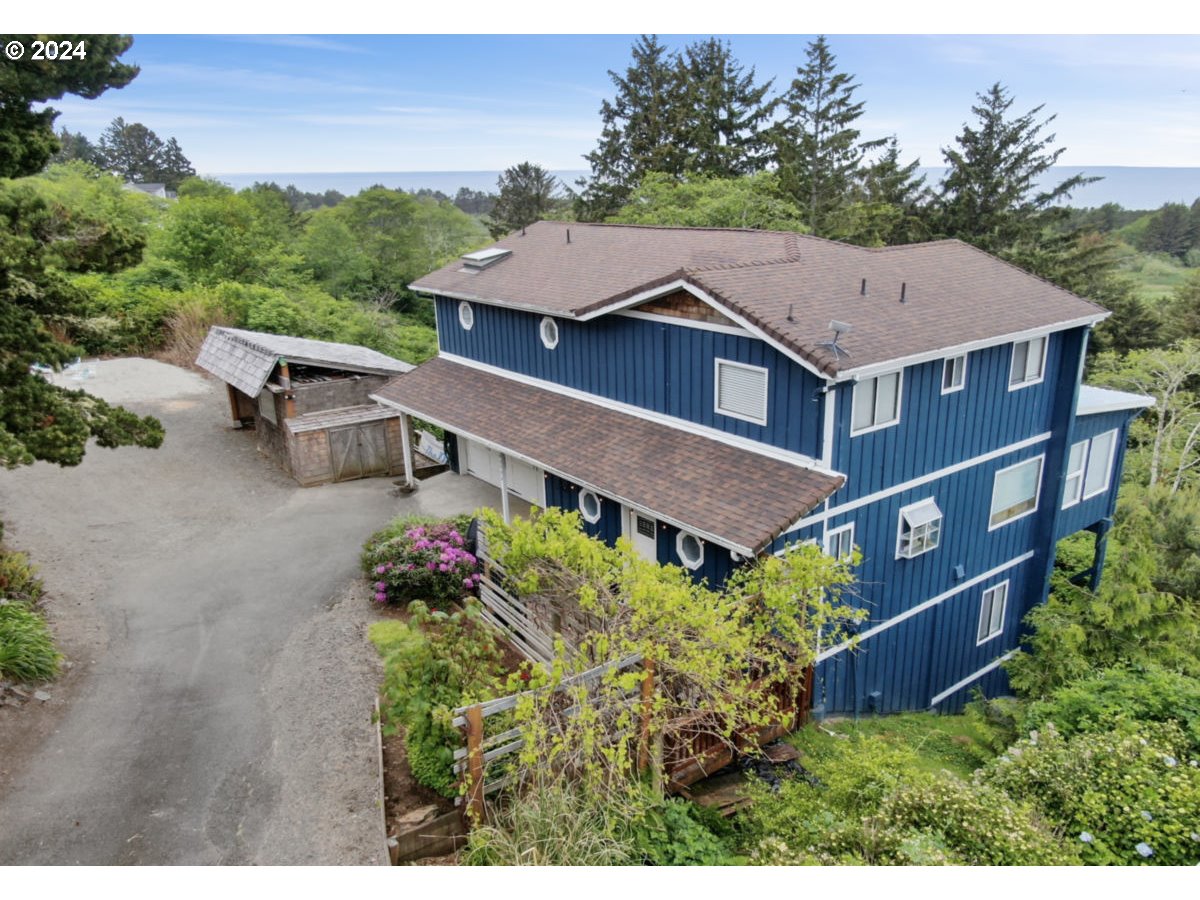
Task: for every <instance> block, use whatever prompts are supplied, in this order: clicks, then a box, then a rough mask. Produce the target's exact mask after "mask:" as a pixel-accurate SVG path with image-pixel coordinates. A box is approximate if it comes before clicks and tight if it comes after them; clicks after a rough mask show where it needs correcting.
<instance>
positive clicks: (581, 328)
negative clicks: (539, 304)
mask: <svg viewBox="0 0 1200 900" xmlns="http://www.w3.org/2000/svg"><path fill="white" fill-rule="evenodd" d="M472 307H473V308H474V312H475V323H474V326H473V327H472V328H471V330H470V331H467V330H465V329H464V328H463V327H462V325H461V324H460V323H459V321H458V302H457V301H451V300H447V299H445V298H438V300H437V323H438V345H439V347H440V349H441V350H443V351H445V352H447V353H453V354H456V355H458V356H462V357H465V358H467V359H472V360H476V361H478V362H482V363H486V364H488V365H492V366H497V367H499V368H502V369H506V370H508V371H511V372H515V373H517V374H520V375H527V376H529V377H532V378H539V379H542V380H544V381H550V382H553V383H555V384H561V385H564V386H566V387H569V388H574V389H576V390H580V391H586V392H588V393H590V394H595V395H596V396H598V397H604V398H606V399H609V400H616V401H618V402H621V403H628V404H630V405H632V406H637V407H641V408H642V409H647V410H652V411H654V412H658V413H663V414H665V415H669V416H675V417H676V418H679V419H683V420H685V421H688V422H695V423H697V424H700V425H705V426H708V427H710V428H715V429H718V430H720V431H725V432H728V433H729V434H736V435H739V436H741V437H746V438H750V439H751V440H755V441H761V442H763V443H765V444H770V445H772V446H775V447H781V448H784V449H786V450H791V451H794V452H796V453H802V454H805V455H806V456H813V457H815V456H817V455H819V450H820V441H821V426H822V419H821V402H820V395H819V394H818V390H819V388H820V387H821V385H822V382H821V380H820V379H818V378H817V377H816V376H815V375H813V374H812V373H810V372H808V371H807V370H806V369H804V368H803V367H802V366H800V365H797V364H796V363H794V362H793V361H792V360H790V359H788V358H787V357H786V356H784V355H783V354H782V353H780V352H779V351H777V350H775V349H774V348H773V347H770V346H768V345H767V344H766V343H765V342H764V341H761V340H759V339H758V338H755V337H752V336H750V335H736V334H726V333H723V332H716V331H710V330H705V329H700V328H694V327H690V326H688V325H686V324H681V325H673V324H668V323H665V322H653V321H648V320H645V319H636V318H632V317H629V316H621V315H610V316H604V317H602V318H600V319H596V320H593V321H590V322H575V321H572V320H570V319H562V318H559V319H556V320H555V321H556V322H557V323H558V334H559V339H558V345H557V346H556V347H555V348H554V349H553V350H548V349H546V347H545V346H543V345H542V342H541V338H540V337H539V333H538V328H539V324H540V323H541V320H542V316H540V315H536V314H533V313H526V312H521V311H519V310H513V309H504V308H501V307H496V306H489V305H487V304H484V303H473V304H472ZM718 358H720V359H728V360H732V361H734V362H741V363H747V364H750V365H755V366H761V367H763V368H765V369H767V371H768V376H767V393H768V398H767V424H766V425H756V424H754V423H753V422H747V421H745V420H743V419H738V418H735V417H733V416H727V415H723V414H720V413H717V412H716V409H715V402H714V389H715V380H716V364H715V360H716V359H718Z"/></svg>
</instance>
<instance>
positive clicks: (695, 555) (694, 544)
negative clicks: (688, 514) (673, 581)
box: [675, 531, 704, 569]
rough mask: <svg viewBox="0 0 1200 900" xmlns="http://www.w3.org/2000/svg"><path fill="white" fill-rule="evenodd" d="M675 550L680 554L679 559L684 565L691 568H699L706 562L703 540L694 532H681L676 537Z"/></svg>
mask: <svg viewBox="0 0 1200 900" xmlns="http://www.w3.org/2000/svg"><path fill="white" fill-rule="evenodd" d="M675 552H676V553H678V554H679V559H680V560H681V561H682V562H683V564H684V566H686V567H687V568H689V569H698V568H700V564H701V563H703V562H704V544H703V542H702V541H701V540H700V538H698V537H696V536H695V535H694V534H689V533H688V532H686V531H681V532H679V537H678V538H676V539H675Z"/></svg>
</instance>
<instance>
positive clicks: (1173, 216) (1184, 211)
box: [1138, 203, 1200, 259]
mask: <svg viewBox="0 0 1200 900" xmlns="http://www.w3.org/2000/svg"><path fill="white" fill-rule="evenodd" d="M1196 219H1197V217H1196V216H1194V215H1193V214H1192V211H1191V210H1189V209H1188V208H1187V207H1186V206H1184V205H1183V204H1182V203H1164V204H1163V205H1162V207H1161V208H1160V209H1159V210H1158V212H1156V213H1155V214H1154V215H1153V216H1151V218H1150V222H1149V224H1148V225H1147V226H1146V230H1145V231H1143V232H1142V236H1141V239H1140V240H1139V241H1138V249H1139V250H1144V251H1145V252H1147V253H1169V254H1170V255H1171V256H1175V257H1178V258H1179V259H1183V257H1184V256H1186V255H1187V252H1188V251H1189V250H1190V249H1192V247H1194V246H1196V244H1197V242H1198V241H1200V233H1198V232H1197V224H1198V223H1197V221H1196Z"/></svg>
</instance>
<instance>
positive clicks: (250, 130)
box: [52, 19, 1200, 174]
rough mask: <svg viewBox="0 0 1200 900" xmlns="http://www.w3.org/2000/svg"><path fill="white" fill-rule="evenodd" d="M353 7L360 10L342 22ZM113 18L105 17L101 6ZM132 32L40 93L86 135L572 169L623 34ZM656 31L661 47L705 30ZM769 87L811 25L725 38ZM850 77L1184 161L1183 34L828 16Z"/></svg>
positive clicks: (321, 155) (589, 141)
mask: <svg viewBox="0 0 1200 900" xmlns="http://www.w3.org/2000/svg"><path fill="white" fill-rule="evenodd" d="M355 22H358V23H361V22H362V20H361V19H357V20H355ZM114 24H115V23H114ZM122 30H126V31H128V32H129V33H132V34H133V35H134V44H133V47H132V48H131V49H130V50H129V51H128V52H127V53H126V54H125V56H124V57H123V60H124V61H129V62H134V63H136V64H138V65H139V66H140V67H141V73H140V74H139V75H138V77H137V78H136V79H134V81H133V82H132V83H131V84H130V85H128V86H127V87H125V88H123V89H121V90H110V91H108V92H106V93H105V94H103V95H102V96H101V97H99V98H98V99H95V100H83V99H80V98H78V97H73V96H70V95H68V96H67V97H65V98H63V99H62V100H60V101H56V102H54V103H53V104H52V105H53V106H54V107H55V108H56V109H58V110H60V111H61V113H62V115H61V116H60V117H59V119H58V123H57V124H58V126H59V127H60V128H61V127H66V128H68V129H70V130H72V131H81V132H83V133H84V134H86V135H87V136H89V137H90V138H93V139H95V138H96V137H98V136H99V134H100V132H101V131H102V130H103V129H104V127H105V126H106V125H107V124H108V123H109V122H110V121H111V120H112V119H113V118H114V117H116V116H122V117H123V118H124V119H125V120H126V121H137V122H142V123H143V124H145V125H146V126H148V127H149V128H151V129H153V130H154V131H155V132H156V133H157V134H158V135H159V136H160V137H162V138H164V139H166V137H168V136H174V137H176V138H177V139H178V140H179V143H180V145H181V146H182V147H183V150H184V153H185V154H186V155H187V156H188V157H189V158H190V159H191V161H192V162H193V164H194V165H195V166H196V168H197V169H198V170H199V171H200V172H201V173H204V174H220V173H235V172H264V173H266V172H269V173H279V172H384V171H388V172H392V171H475V170H495V169H504V168H506V167H508V166H511V165H514V164H515V163H518V162H521V161H524V160H529V161H532V162H535V163H538V164H539V165H542V166H544V167H546V168H548V169H555V170H563V169H584V168H586V167H587V165H586V163H585V162H584V160H583V159H582V157H583V154H585V153H587V152H588V151H589V150H591V149H593V148H594V147H595V145H596V141H597V138H598V136H599V133H600V127H601V123H600V116H599V109H600V104H601V102H602V100H603V99H604V98H606V97H607V98H611V97H612V96H613V94H614V87H613V83H612V80H611V78H610V76H609V75H608V70H610V69H612V70H615V71H618V72H623V71H624V69H625V67H626V66H627V65H628V64H629V61H630V46H631V45H632V43H633V41H634V39H635V38H636V35H635V34H633V35H631V34H622V35H394V36H378V35H357V36H355V35H332V36H331V35H281V34H275V35H263V36H242V35H209V36H195V35H192V36H187V35H162V34H141V33H139V32H138V31H137V30H136V29H122ZM711 33H712V32H704V33H701V34H692V35H671V34H663V35H660V38H661V39H662V40H663V42H664V43H666V44H667V45H668V47H670V48H671V49H673V50H677V49H682V48H683V47H684V46H686V45H687V44H689V43H691V42H693V41H695V40H698V39H702V38H706V37H708V36H709V35H710V34H711ZM717 34H718V36H722V37H726V38H727V39H728V40H729V42H730V44H731V49H732V52H733V54H734V56H735V57H736V58H737V59H738V60H739V61H741V62H742V63H743V64H744V65H745V66H746V67H747V69H748V68H749V67H751V66H753V67H754V68H755V69H756V71H757V75H758V77H759V78H760V79H761V80H765V79H768V78H772V79H774V83H775V87H776V89H781V88H783V87H785V86H786V85H787V84H788V83H790V81H791V79H792V78H793V77H794V76H795V73H796V68H797V66H799V65H801V64H802V63H803V60H804V51H805V47H806V46H807V44H808V42H809V41H811V40H812V39H813V38H814V37H815V35H811V34H801V35H745V34H738V35H722V34H721V33H720V32H717ZM828 40H829V44H830V47H831V49H832V50H833V52H834V54H835V55H836V57H837V66H838V68H839V69H840V70H841V71H844V72H848V73H851V74H852V75H854V76H855V79H856V81H857V83H858V85H859V88H858V90H857V92H856V95H855V96H856V99H858V100H861V101H862V102H863V103H864V115H863V117H862V118H861V119H860V120H859V126H860V130H861V131H862V133H863V136H864V138H867V137H877V136H879V137H882V136H887V135H893V134H894V135H896V137H897V138H898V140H899V143H900V147H901V151H902V157H903V158H904V159H905V160H910V159H912V158H914V157H919V158H920V160H921V163H922V165H926V166H937V165H942V164H943V160H942V152H941V148H943V147H946V146H949V145H951V144H952V143H953V140H954V137H955V136H956V135H957V134H959V133H960V132H961V130H962V127H963V124H964V123H965V122H968V121H970V120H971V119H972V114H971V106H972V104H973V103H974V102H975V95H976V94H977V93H979V92H981V91H984V90H986V89H987V88H988V87H989V86H990V85H991V84H993V83H994V82H997V81H999V82H1001V83H1003V84H1004V85H1006V86H1007V87H1008V88H1009V90H1010V92H1011V94H1012V96H1013V97H1014V100H1015V102H1014V105H1013V107H1012V112H1013V113H1014V114H1016V113H1024V112H1027V111H1029V110H1030V109H1032V108H1034V107H1036V106H1039V105H1043V104H1044V108H1043V110H1042V113H1041V114H1040V117H1047V116H1049V115H1051V114H1054V115H1056V117H1057V118H1056V119H1055V121H1054V122H1053V124H1052V125H1051V126H1050V127H1049V128H1047V129H1046V131H1045V133H1046V134H1050V133H1053V134H1055V135H1056V142H1055V145H1056V146H1061V147H1065V148H1066V151H1065V153H1064V154H1063V156H1062V158H1061V160H1060V163H1061V164H1064V165H1071V166H1200V37H1197V36H1145V35H1093V36H1035V35H1012V36H996V35H850V34H839V33H836V32H828Z"/></svg>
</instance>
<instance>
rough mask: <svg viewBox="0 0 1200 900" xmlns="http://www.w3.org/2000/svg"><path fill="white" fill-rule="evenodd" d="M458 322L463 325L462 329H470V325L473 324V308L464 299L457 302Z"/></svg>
mask: <svg viewBox="0 0 1200 900" xmlns="http://www.w3.org/2000/svg"><path fill="white" fill-rule="evenodd" d="M458 324H459V325H461V326H462V327H463V331H470V330H471V326H472V325H474V324H475V310H474V309H472V308H471V304H470V303H468V302H467V301H466V300H464V301H463V302H462V303H460V304H458Z"/></svg>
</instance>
